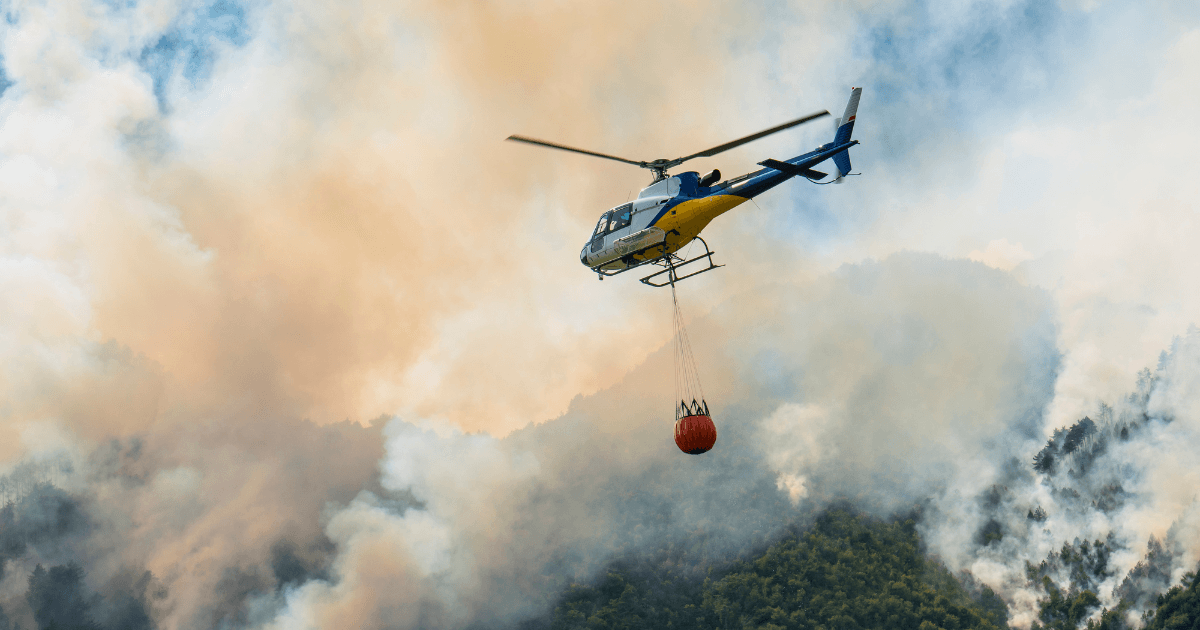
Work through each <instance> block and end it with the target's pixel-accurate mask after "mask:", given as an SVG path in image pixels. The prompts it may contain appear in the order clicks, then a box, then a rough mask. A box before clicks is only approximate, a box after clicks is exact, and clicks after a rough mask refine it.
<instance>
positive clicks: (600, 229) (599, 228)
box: [592, 212, 612, 236]
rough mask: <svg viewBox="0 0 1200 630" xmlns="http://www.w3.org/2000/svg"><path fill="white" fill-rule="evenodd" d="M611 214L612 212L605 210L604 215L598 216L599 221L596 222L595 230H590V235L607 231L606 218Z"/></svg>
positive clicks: (598, 234)
mask: <svg viewBox="0 0 1200 630" xmlns="http://www.w3.org/2000/svg"><path fill="white" fill-rule="evenodd" d="M611 215H612V212H605V213H604V215H603V216H601V217H600V222H599V223H597V224H596V231H595V232H592V236H600V235H601V234H604V233H605V232H606V231H608V218H609V216H611Z"/></svg>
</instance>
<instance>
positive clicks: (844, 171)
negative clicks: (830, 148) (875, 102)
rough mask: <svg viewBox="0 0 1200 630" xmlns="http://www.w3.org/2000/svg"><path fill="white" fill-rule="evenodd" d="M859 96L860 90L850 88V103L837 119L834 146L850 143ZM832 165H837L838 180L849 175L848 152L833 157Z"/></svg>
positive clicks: (860, 94)
mask: <svg viewBox="0 0 1200 630" xmlns="http://www.w3.org/2000/svg"><path fill="white" fill-rule="evenodd" d="M861 96H862V88H859V87H856V88H850V102H848V103H846V113H845V114H843V115H842V117H841V118H840V119H839V120H840V123H841V124H839V125H838V128H837V133H836V134H834V136H833V143H834V145H838V144H845V143H847V142H850V136H851V134H853V132H854V117H855V116H856V115H857V114H858V99H859V98H860V97H861ZM833 163H834V164H835V165H837V170H838V177H839V178H841V177H844V176H846V175H848V174H850V152H849V151H842V152H841V153H838V154H837V155H835V156H833Z"/></svg>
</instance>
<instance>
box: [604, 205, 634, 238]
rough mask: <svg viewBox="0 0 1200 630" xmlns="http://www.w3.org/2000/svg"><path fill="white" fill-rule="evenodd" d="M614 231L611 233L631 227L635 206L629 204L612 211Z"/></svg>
mask: <svg viewBox="0 0 1200 630" xmlns="http://www.w3.org/2000/svg"><path fill="white" fill-rule="evenodd" d="M612 213H613V217H612V229H611V230H609V231H610V232H616V231H617V230H620V229H623V228H627V227H629V223H630V221H632V220H633V204H631V203H627V204H625V205H623V206H618V207H616V208H614V209H613V211H612Z"/></svg>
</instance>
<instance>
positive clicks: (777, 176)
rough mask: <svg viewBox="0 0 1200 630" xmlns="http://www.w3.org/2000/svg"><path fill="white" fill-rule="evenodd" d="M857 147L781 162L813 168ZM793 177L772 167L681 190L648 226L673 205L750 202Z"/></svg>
mask: <svg viewBox="0 0 1200 630" xmlns="http://www.w3.org/2000/svg"><path fill="white" fill-rule="evenodd" d="M856 144H858V141H857V140H853V141H851V142H845V143H830V144H827V145H824V146H823V147H821V148H819V149H817V150H815V151H809V152H808V153H805V154H804V155H799V156H796V157H794V158H792V159H790V160H784V161H785V162H787V163H788V164H795V165H796V166H799V167H800V168H812V167H814V166H816V165H817V164H820V163H821V162H824V161H825V160H828V159H829V158H831V157H833V155H834V154H836V153H839V152H841V151H845V150H846V149H849V148H850V147H852V146H854V145H856ZM692 177H695V174H692ZM792 177H795V175H789V174H787V173H781V172H779V171H777V170H775V169H773V168H764V169H762V170H758V171H755V172H754V173H753V174H752V175H751V176H750V178H749V179H745V180H742V181H740V182H737V183H734V184H728V183H722V184H717V185H716V186H712V187H710V188H697V189H696V192H697V193H698V194H696V195H695V196H691V195H688V194H686V192H685V191H684V190H682V189H681V190H680V193H681V194H679V195H677V196H675V197H674V198H672V199H671V200H670V201H668V202H667V203H666V204H665V205H663V207H662V209H660V210H659V211H658V214H656V215H654V220H653V221H651V222H650V223H649V224H648V226H652V225H657V224H658V221H659V219H662V218H663V217H664V216H666V214H667V213H668V212H670V211H671V210H672V209H674V208H675V206H678V205H679V204H681V203H683V202H685V201H690V200H692V199H703V198H705V197H711V196H713V195H737V196H738V197H743V198H745V199H753V198H754V197H757V196H758V195H761V194H763V193H765V192H767V191H768V190H771V189H772V188H774V187H776V186H778V185H780V184H782V183H783V182H786V181H787V180H789V179H791V178H792ZM734 179H736V178H734Z"/></svg>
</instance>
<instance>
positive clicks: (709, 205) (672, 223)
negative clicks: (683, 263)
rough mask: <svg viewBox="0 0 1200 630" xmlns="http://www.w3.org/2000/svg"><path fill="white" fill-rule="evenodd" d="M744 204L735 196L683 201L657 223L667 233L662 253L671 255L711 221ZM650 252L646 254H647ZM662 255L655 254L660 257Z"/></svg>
mask: <svg viewBox="0 0 1200 630" xmlns="http://www.w3.org/2000/svg"><path fill="white" fill-rule="evenodd" d="M745 202H746V198H745V197H738V196H737V195H713V196H711V197H705V198H703V199H692V200H689V201H685V202H683V203H681V204H679V205H677V206H675V207H674V208H671V209H670V210H668V211H667V213H666V214H664V215H663V216H662V218H660V219H659V220H658V221H657V222H655V223H654V225H655V226H656V227H660V228H662V229H663V231H665V232H666V233H667V238H666V241H664V242H663V246H664V247H665V248H666V251H665V252H662V253H668V254H669V253H673V252H675V251H676V250H678V249H679V248H680V247H683V246H684V245H687V244H688V243H690V242H692V239H694V238H696V236H698V235H699V234H700V231H701V230H703V229H704V228H705V227H706V226H707V225H708V223H709V221H712V220H713V219H715V218H717V217H718V216H721V215H722V214H725V213H726V212H729V211H730V210H732V209H734V208H736V207H738V206H740V205H742V204H743V203H745ZM649 253H650V252H647V254H649ZM662 253H659V254H655V255H658V256H661V255H662Z"/></svg>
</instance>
